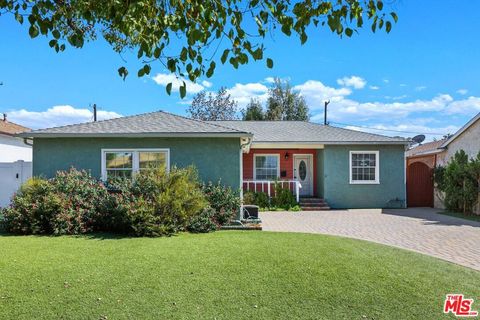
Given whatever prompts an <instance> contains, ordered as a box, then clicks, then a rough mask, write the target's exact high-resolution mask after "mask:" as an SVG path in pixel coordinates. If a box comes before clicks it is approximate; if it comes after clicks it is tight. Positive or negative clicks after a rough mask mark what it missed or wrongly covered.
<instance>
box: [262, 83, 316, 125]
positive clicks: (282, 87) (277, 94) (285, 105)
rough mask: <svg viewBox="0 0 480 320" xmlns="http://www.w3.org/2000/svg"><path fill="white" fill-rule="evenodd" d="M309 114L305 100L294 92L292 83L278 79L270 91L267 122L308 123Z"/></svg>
mask: <svg viewBox="0 0 480 320" xmlns="http://www.w3.org/2000/svg"><path fill="white" fill-rule="evenodd" d="M308 112H309V110H308V106H307V103H306V102H305V99H304V98H303V97H302V96H301V95H299V94H298V92H295V91H293V89H292V87H291V86H290V83H288V82H286V81H282V80H280V79H279V78H276V79H275V82H274V83H273V86H272V87H271V88H270V90H269V97H268V100H267V113H266V120H287V121H289V120H290V121H291V120H298V121H308V119H309V115H308Z"/></svg>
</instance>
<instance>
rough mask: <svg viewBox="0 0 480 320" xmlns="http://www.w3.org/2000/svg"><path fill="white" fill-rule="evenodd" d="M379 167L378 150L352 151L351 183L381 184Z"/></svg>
mask: <svg viewBox="0 0 480 320" xmlns="http://www.w3.org/2000/svg"><path fill="white" fill-rule="evenodd" d="M379 168H380V159H379V152H378V151H350V183H351V184H379V183H380V170H379Z"/></svg>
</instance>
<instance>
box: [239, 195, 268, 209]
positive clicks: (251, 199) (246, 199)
mask: <svg viewBox="0 0 480 320" xmlns="http://www.w3.org/2000/svg"><path fill="white" fill-rule="evenodd" d="M243 203H244V204H254V205H256V206H259V207H260V208H269V207H270V200H269V199H268V195H267V194H266V193H265V192H254V191H246V192H245V193H244V194H243Z"/></svg>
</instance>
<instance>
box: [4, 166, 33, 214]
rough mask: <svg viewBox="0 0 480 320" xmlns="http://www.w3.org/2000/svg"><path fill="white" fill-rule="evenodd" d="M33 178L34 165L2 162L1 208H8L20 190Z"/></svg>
mask: <svg viewBox="0 0 480 320" xmlns="http://www.w3.org/2000/svg"><path fill="white" fill-rule="evenodd" d="M31 176H32V163H31V162H25V161H22V160H20V161H16V162H0V207H6V206H8V204H9V203H10V199H11V197H12V196H13V194H14V193H15V192H17V190H18V188H20V186H21V185H22V183H24V182H25V181H26V180H27V179H28V178H30V177H31Z"/></svg>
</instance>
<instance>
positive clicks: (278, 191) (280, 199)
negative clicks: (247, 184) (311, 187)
mask: <svg viewBox="0 0 480 320" xmlns="http://www.w3.org/2000/svg"><path fill="white" fill-rule="evenodd" d="M272 205H273V206H275V207H277V208H283V209H286V210H289V209H290V208H293V207H295V206H296V205H297V201H296V199H295V196H294V195H293V193H292V191H290V189H287V188H283V187H282V185H281V184H280V183H276V184H275V196H274V197H273V198H272Z"/></svg>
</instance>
